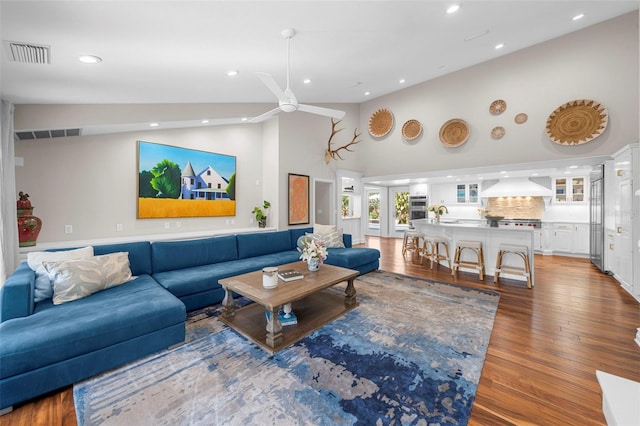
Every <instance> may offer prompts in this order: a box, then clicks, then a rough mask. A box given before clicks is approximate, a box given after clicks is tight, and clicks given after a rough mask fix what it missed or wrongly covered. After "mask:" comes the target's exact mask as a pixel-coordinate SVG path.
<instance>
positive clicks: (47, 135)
mask: <svg viewBox="0 0 640 426" xmlns="http://www.w3.org/2000/svg"><path fill="white" fill-rule="evenodd" d="M69 136H80V129H56V130H27V131H18V132H16V139H17V140H19V141H26V140H33V139H51V138H65V137H69Z"/></svg>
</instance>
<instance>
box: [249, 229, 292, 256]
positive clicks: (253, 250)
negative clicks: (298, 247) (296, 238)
mask: <svg viewBox="0 0 640 426" xmlns="http://www.w3.org/2000/svg"><path fill="white" fill-rule="evenodd" d="M236 238H237V239H238V258H239V259H246V258H248V257H255V256H262V255H263V254H269V253H277V252H280V251H286V250H290V249H292V248H293V247H295V246H294V245H292V244H291V235H290V234H289V231H279V232H257V233H255V234H239V235H237V236H236Z"/></svg>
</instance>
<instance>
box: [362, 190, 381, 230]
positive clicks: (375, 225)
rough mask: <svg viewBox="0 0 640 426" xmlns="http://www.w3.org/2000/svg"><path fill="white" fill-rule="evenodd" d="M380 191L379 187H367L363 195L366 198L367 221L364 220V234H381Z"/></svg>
mask: <svg viewBox="0 0 640 426" xmlns="http://www.w3.org/2000/svg"><path fill="white" fill-rule="evenodd" d="M381 195H382V194H381V193H380V189H379V188H367V189H366V190H365V196H366V200H367V210H366V211H367V213H366V214H367V221H366V222H365V227H366V228H365V231H364V233H365V235H376V236H378V237H379V236H380V235H382V234H381V231H380V230H381V227H380V225H381V220H382V216H383V215H382V213H383V210H382V209H381V208H380V203H381Z"/></svg>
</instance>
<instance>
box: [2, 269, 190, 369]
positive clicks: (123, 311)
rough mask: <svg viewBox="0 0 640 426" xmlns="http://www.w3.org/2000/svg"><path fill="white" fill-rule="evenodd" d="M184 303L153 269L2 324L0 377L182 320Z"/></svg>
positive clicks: (43, 304)
mask: <svg viewBox="0 0 640 426" xmlns="http://www.w3.org/2000/svg"><path fill="white" fill-rule="evenodd" d="M185 319H186V313H185V307H184V304H183V303H182V302H180V300H178V299H177V298H175V297H174V296H173V295H172V294H170V293H169V292H167V291H166V290H165V289H163V288H162V287H161V286H160V285H158V283H157V282H155V281H154V280H153V279H152V278H151V277H150V276H149V275H141V276H139V277H138V278H136V279H135V280H133V281H130V282H128V283H126V284H122V285H120V286H118V287H112V288H109V289H107V290H104V291H101V292H98V293H95V294H93V295H91V296H89V297H86V298H84V299H79V300H75V301H73V302H69V303H65V304H63V305H53V302H52V301H51V299H47V300H44V301H42V302H40V303H38V304H37V305H36V308H35V311H34V313H33V315H29V316H28V317H24V318H16V319H13V320H11V321H6V322H3V323H2V324H0V336H2V344H1V345H0V359H1V360H2V362H1V363H0V378H2V379H4V378H6V377H11V376H14V375H16V374H20V373H24V372H27V371H31V370H34V369H37V368H40V367H42V366H45V365H52V364H56V363H59V362H64V361H66V360H69V359H72V358H74V357H77V356H80V355H83V354H87V353H90V352H93V351H96V350H99V349H102V348H105V347H108V346H111V345H115V344H117V343H120V342H124V341H127V340H130V339H134V338H136V337H139V336H144V335H147V334H149V333H153V332H154V331H156V330H162V329H164V328H167V327H171V326H174V325H176V324H181V323H184V321H185Z"/></svg>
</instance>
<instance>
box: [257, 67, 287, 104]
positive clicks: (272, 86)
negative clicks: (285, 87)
mask: <svg viewBox="0 0 640 426" xmlns="http://www.w3.org/2000/svg"><path fill="white" fill-rule="evenodd" d="M256 75H257V76H258V78H259V79H260V80H262V82H263V83H264V85H265V86H267V88H268V89H269V90H271V92H273V94H274V95H276V96H277V98H278V100H280V101H285V102H286V101H287V100H288V98H287V95H285V93H284V92H283V91H282V89H281V88H280V86H278V83H276V81H275V80H274V79H273V76H272V75H271V74H267V73H266V72H257V73H256Z"/></svg>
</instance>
